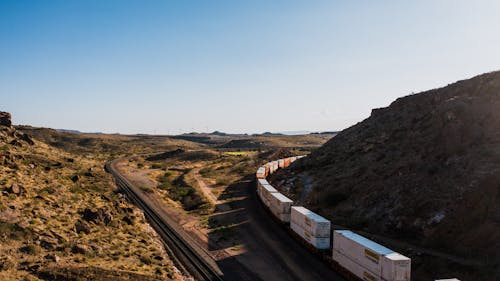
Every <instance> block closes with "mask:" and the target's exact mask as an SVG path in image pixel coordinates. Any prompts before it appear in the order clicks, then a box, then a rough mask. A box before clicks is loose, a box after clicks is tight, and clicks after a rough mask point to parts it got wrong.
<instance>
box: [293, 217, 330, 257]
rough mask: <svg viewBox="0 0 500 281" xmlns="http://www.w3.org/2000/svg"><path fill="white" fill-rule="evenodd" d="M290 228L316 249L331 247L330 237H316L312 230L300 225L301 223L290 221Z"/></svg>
mask: <svg viewBox="0 0 500 281" xmlns="http://www.w3.org/2000/svg"><path fill="white" fill-rule="evenodd" d="M290 228H291V229H292V230H293V232H295V233H297V235H299V236H300V237H302V239H304V240H305V241H307V242H308V243H309V244H311V245H313V246H314V247H315V248H316V249H321V250H326V249H329V248H330V238H325V237H315V236H314V235H312V234H311V233H310V232H308V231H307V230H305V229H303V228H302V227H300V225H298V224H295V223H293V221H292V222H290Z"/></svg>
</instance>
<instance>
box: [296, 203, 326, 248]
mask: <svg viewBox="0 0 500 281" xmlns="http://www.w3.org/2000/svg"><path fill="white" fill-rule="evenodd" d="M290 215H291V222H293V223H295V224H297V225H298V226H300V227H301V228H303V229H304V230H305V231H306V232H307V233H309V234H310V235H311V236H314V237H321V238H328V240H330V229H331V222H330V221H329V220H327V219H325V218H324V217H322V216H320V215H318V214H316V213H314V212H312V211H310V210H309V209H306V208H304V207H301V206H293V207H292V208H291V210H290Z"/></svg>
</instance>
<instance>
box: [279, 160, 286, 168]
mask: <svg viewBox="0 0 500 281" xmlns="http://www.w3.org/2000/svg"><path fill="white" fill-rule="evenodd" d="M278 167H279V168H280V169H283V168H285V159H280V160H278Z"/></svg>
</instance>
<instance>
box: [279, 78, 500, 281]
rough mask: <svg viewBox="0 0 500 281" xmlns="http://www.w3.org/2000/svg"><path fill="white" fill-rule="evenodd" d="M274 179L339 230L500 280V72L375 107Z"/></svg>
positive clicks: (452, 269) (454, 270) (453, 270)
mask: <svg viewBox="0 0 500 281" xmlns="http://www.w3.org/2000/svg"><path fill="white" fill-rule="evenodd" d="M271 180H272V181H273V183H276V185H278V186H280V187H281V189H282V190H285V191H289V195H290V196H292V197H294V198H296V199H298V200H300V201H302V202H304V203H305V205H306V206H308V207H310V208H312V209H314V210H316V211H319V212H320V213H322V214H324V215H326V216H327V217H329V218H330V219H332V220H333V222H334V223H335V224H339V225H344V226H347V227H350V228H354V229H357V230H365V231H368V232H370V233H375V234H381V235H384V236H389V237H396V238H398V239H403V240H405V241H410V242H412V243H414V244H418V245H421V246H424V247H429V248H432V249H438V250H440V251H444V252H447V253H452V254H455V255H460V256H462V257H472V258H474V259H477V260H482V261H484V262H485V263H486V264H490V265H491V267H488V269H490V270H493V271H495V269H494V268H497V270H496V271H495V272H496V273H498V268H499V267H498V265H499V264H500V262H499V261H500V244H499V243H498V238H499V237H500V72H492V73H487V74H483V75H480V76H477V77H474V78H472V79H469V80H463V81H459V82H457V83H454V84H451V85H448V86H447V87H444V88H440V89H434V90H430V91H426V92H423V93H419V94H415V95H411V96H406V97H403V98H399V99H397V100H396V101H394V102H393V103H392V104H391V105H390V106H388V107H386V108H379V109H374V110H373V111H372V113H371V116H370V117H369V118H367V119H366V120H364V121H363V122H360V123H358V124H356V125H354V126H352V127H350V128H348V129H346V130H344V131H342V132H340V133H338V134H337V135H336V136H335V137H334V138H332V139H331V140H330V141H328V142H327V143H325V144H324V145H323V146H322V147H321V148H319V149H317V150H315V151H314V152H313V153H311V155H310V156H308V157H306V158H304V159H301V160H300V161H297V162H296V163H294V165H292V166H291V167H290V168H289V169H287V170H284V171H280V172H278V173H277V174H275V175H274V176H273V177H272V178H271ZM410 254H411V252H410ZM414 254H415V255H417V253H414ZM495 264H496V265H495ZM428 266H434V265H428ZM412 267H413V265H412ZM427 268H428V267H427ZM459 269H460V270H462V269H464V267H459ZM435 270H436V271H438V269H435ZM448 270H449V271H452V272H456V271H460V270H458V269H457V268H456V267H455V268H452V267H450V268H449V269H448ZM416 271H418V266H417V268H416ZM427 271H428V270H427ZM481 271H482V272H483V273H484V272H487V270H481ZM422 274H424V273H422ZM464 274H465V273H464ZM485 274H486V273H485ZM422 276H424V275H422ZM464 276H467V275H464ZM497 276H498V275H497ZM473 279H474V278H473V277H470V278H467V280H473ZM422 280H423V279H422ZM476 280H478V279H476ZM483 280H487V279H483ZM488 280H493V279H488Z"/></svg>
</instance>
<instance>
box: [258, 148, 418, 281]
mask: <svg viewBox="0 0 500 281" xmlns="http://www.w3.org/2000/svg"><path fill="white" fill-rule="evenodd" d="M302 157H305V155H301V156H294V157H288V158H284V159H279V160H276V161H271V162H268V163H266V164H264V165H263V166H261V167H259V168H258V169H257V172H256V174H255V176H256V182H257V196H258V198H259V199H260V201H261V202H262V205H263V206H265V207H266V208H267V210H268V211H269V213H270V214H272V215H273V217H274V219H275V220H276V221H278V222H279V223H281V224H283V225H285V227H286V228H287V229H288V230H289V232H290V233H291V234H292V235H293V236H294V237H296V238H297V239H299V240H300V242H302V243H303V244H305V245H306V246H308V248H310V249H312V250H313V251H314V252H316V253H317V254H318V255H320V256H322V258H323V260H326V261H328V262H330V263H331V265H332V267H333V268H334V269H335V270H336V271H337V272H338V273H340V274H341V275H343V276H344V277H345V278H346V279H347V280H357V281H359V280H363V281H410V274H411V259H410V258H408V257H406V256H404V255H402V254H400V253H397V252H395V251H393V250H390V249H388V248H386V247H384V246H382V245H380V244H378V243H376V242H374V241H371V240H369V239H368V238H366V237H363V236H361V235H359V234H356V233H354V232H352V231H350V230H333V229H332V224H331V222H330V221H329V220H327V219H326V218H324V217H322V216H320V215H319V214H316V213H314V212H312V211H311V210H309V209H307V208H305V207H303V206H296V205H295V204H294V202H293V200H291V199H290V198H287V197H286V196H285V195H283V194H281V193H280V192H279V191H278V190H277V189H276V188H275V187H273V186H272V185H271V184H270V183H269V182H268V181H267V180H266V178H267V176H268V175H270V174H272V173H274V172H276V171H277V170H278V169H280V168H281V169H283V168H286V167H288V166H290V165H291V164H292V163H293V162H295V161H296V160H298V159H300V158H302ZM325 255H327V257H326V258H325Z"/></svg>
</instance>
